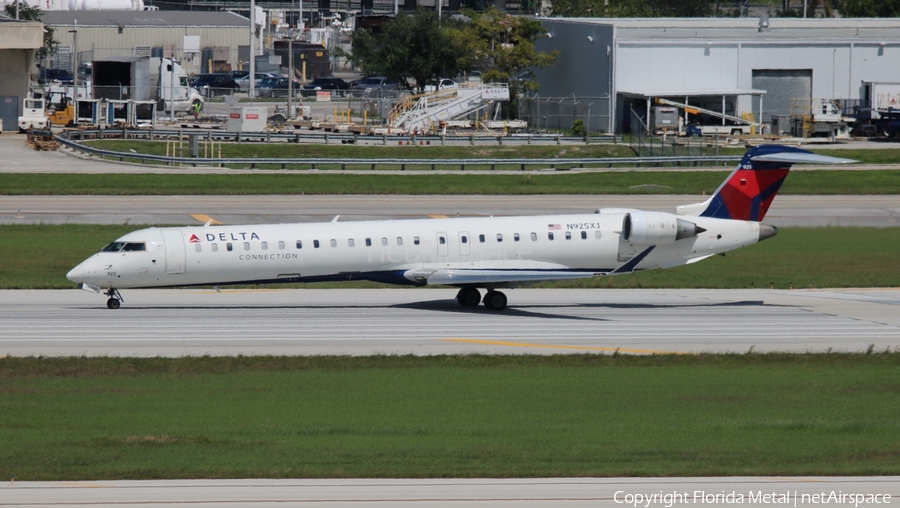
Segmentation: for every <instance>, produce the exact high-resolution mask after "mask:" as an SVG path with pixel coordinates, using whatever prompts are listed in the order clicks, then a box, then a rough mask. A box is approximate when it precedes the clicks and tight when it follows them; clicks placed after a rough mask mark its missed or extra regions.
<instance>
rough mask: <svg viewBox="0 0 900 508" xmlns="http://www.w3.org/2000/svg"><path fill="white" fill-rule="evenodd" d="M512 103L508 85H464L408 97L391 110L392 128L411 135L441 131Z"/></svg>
mask: <svg viewBox="0 0 900 508" xmlns="http://www.w3.org/2000/svg"><path fill="white" fill-rule="evenodd" d="M508 100H509V87H508V85H507V84H506V83H477V84H461V85H460V86H459V88H454V89H449V90H448V89H445V90H438V91H436V92H429V93H425V94H419V95H411V96H409V97H404V98H403V100H401V101H400V102H399V103H397V105H396V106H394V109H393V110H392V111H391V115H390V117H389V119H388V124H389V126H390V128H391V129H399V130H402V131H403V132H407V133H410V134H415V133H427V132H437V131H439V130H440V128H441V124H442V123H446V122H448V121H451V120H454V119H458V118H463V117H465V116H467V115H469V114H472V113H475V112H477V111H480V110H482V109H484V108H487V107H489V106H491V105H493V104H494V103H495V102H497V101H508Z"/></svg>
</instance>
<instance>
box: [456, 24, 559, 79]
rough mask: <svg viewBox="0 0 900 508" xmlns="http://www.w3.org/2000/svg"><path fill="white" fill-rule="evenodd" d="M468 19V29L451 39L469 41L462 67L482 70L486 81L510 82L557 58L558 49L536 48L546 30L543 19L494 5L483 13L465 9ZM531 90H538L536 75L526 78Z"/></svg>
mask: <svg viewBox="0 0 900 508" xmlns="http://www.w3.org/2000/svg"><path fill="white" fill-rule="evenodd" d="M466 15H467V16H468V17H469V23H468V24H467V25H466V26H465V27H464V28H462V30H463V31H464V32H465V33H463V34H457V36H452V37H451V40H453V41H455V42H456V43H457V44H458V43H459V42H458V41H466V42H467V44H469V46H468V47H466V48H457V51H460V50H466V54H465V55H464V56H463V57H462V58H463V60H464V63H465V65H464V66H461V67H462V69H463V70H466V71H469V70H475V69H477V70H481V71H482V79H483V80H484V81H493V82H500V83H510V82H513V81H514V78H517V77H520V76H521V75H522V73H523V72H524V71H526V70H528V69H531V68H535V67H537V68H548V67H551V66H553V64H554V63H555V62H556V58H557V56H559V52H558V51H551V52H544V51H537V49H536V48H535V41H536V40H537V39H539V38H541V37H544V36H545V35H546V34H547V30H546V29H544V27H543V26H542V25H541V22H540V21H537V20H534V19H529V18H525V17H521V16H510V15H509V14H505V13H501V12H500V11H498V10H497V9H494V8H491V9H488V10H486V11H484V12H481V13H477V14H476V13H473V12H466ZM523 86H524V87H525V88H526V89H528V90H537V86H538V83H537V81H536V80H535V78H534V76H528V77H526V78H524V79H523Z"/></svg>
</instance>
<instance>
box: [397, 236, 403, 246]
mask: <svg viewBox="0 0 900 508" xmlns="http://www.w3.org/2000/svg"><path fill="white" fill-rule="evenodd" d="M397 245H403V237H401V236H398V237H397Z"/></svg>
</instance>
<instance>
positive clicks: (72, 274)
mask: <svg viewBox="0 0 900 508" xmlns="http://www.w3.org/2000/svg"><path fill="white" fill-rule="evenodd" d="M66 278H67V279H69V280H70V281H72V282H77V283H78V284H81V283H82V282H84V263H79V264H78V266H76V267H75V268H72V269H71V270H69V273H67V274H66Z"/></svg>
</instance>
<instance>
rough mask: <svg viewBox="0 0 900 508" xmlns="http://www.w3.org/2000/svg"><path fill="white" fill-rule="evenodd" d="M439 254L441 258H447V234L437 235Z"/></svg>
mask: <svg viewBox="0 0 900 508" xmlns="http://www.w3.org/2000/svg"><path fill="white" fill-rule="evenodd" d="M437 253H438V257H439V258H445V257H447V254H448V253H449V246H448V245H447V233H438V234H437Z"/></svg>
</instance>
